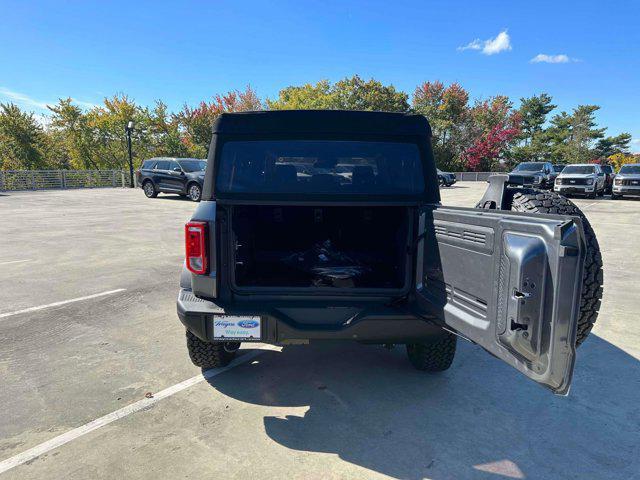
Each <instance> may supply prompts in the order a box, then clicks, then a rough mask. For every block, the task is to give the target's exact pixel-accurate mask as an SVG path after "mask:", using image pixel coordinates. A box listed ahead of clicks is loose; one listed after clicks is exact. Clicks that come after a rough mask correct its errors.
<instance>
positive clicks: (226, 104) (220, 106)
mask: <svg viewBox="0 0 640 480" xmlns="http://www.w3.org/2000/svg"><path fill="white" fill-rule="evenodd" d="M261 109H262V102H261V101H260V99H259V98H258V96H257V95H256V93H255V91H254V90H253V89H252V88H251V86H247V88H246V89H245V90H244V91H240V90H234V91H231V92H229V93H227V94H224V95H216V96H215V97H214V98H213V100H212V101H211V102H205V101H202V102H200V104H199V105H198V106H197V107H194V108H191V107H189V106H188V105H185V106H184V107H183V108H182V110H181V111H180V112H179V113H178V114H177V115H176V118H177V119H178V121H179V122H180V123H181V125H182V126H183V128H184V133H185V134H184V136H183V139H182V141H183V143H184V144H185V145H186V146H187V148H188V149H189V150H190V151H192V152H194V156H197V157H206V156H207V152H208V150H209V143H210V142H211V126H212V125H213V122H214V121H215V119H216V118H217V117H218V116H219V115H220V114H222V113H226V112H246V111H251V110H261Z"/></svg>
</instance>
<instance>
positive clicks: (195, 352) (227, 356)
mask: <svg viewBox="0 0 640 480" xmlns="http://www.w3.org/2000/svg"><path fill="white" fill-rule="evenodd" d="M187 350H189V357H190V358H191V361H192V362H193V364H194V365H195V366H196V367H200V368H205V369H206V368H218V367H225V366H227V365H228V364H229V362H231V360H233V358H234V357H235V355H236V352H235V351H233V352H229V351H227V350H225V348H224V344H223V343H211V342H204V341H202V340H200V339H199V338H198V337H196V336H195V335H194V334H193V333H191V332H190V331H189V330H187Z"/></svg>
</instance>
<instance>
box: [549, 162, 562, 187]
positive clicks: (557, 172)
mask: <svg viewBox="0 0 640 480" xmlns="http://www.w3.org/2000/svg"><path fill="white" fill-rule="evenodd" d="M564 167H566V165H558V164H553V165H551V169H552V170H551V175H549V180H551V185H555V182H556V178H558V175H560V173H561V172H562V170H563V169H564Z"/></svg>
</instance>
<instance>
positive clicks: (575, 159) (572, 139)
mask: <svg viewBox="0 0 640 480" xmlns="http://www.w3.org/2000/svg"><path fill="white" fill-rule="evenodd" d="M599 109H600V107H599V106H597V105H578V107H577V108H575V109H574V110H573V114H572V115H571V134H570V136H569V140H568V142H567V149H566V160H567V163H583V162H588V161H589V160H591V159H592V158H593V156H594V153H593V144H594V142H595V141H597V140H599V139H600V138H602V137H603V136H604V131H605V130H606V128H597V123H596V121H595V112H597V111H598V110H599Z"/></svg>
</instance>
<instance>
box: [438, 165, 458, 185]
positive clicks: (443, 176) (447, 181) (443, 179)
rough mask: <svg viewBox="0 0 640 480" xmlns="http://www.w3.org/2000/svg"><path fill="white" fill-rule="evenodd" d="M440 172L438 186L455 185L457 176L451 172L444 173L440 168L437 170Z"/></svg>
mask: <svg viewBox="0 0 640 480" xmlns="http://www.w3.org/2000/svg"><path fill="white" fill-rule="evenodd" d="M436 171H437V172H438V184H439V185H440V186H443V187H450V186H451V185H453V184H454V183H456V181H457V179H456V175H455V173H451V172H443V171H442V170H440V169H439V168H437V169H436Z"/></svg>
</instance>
